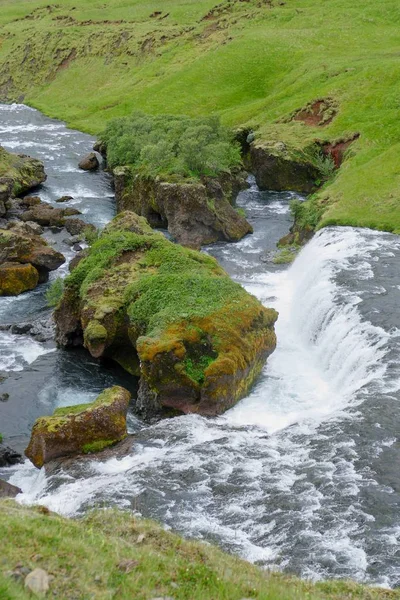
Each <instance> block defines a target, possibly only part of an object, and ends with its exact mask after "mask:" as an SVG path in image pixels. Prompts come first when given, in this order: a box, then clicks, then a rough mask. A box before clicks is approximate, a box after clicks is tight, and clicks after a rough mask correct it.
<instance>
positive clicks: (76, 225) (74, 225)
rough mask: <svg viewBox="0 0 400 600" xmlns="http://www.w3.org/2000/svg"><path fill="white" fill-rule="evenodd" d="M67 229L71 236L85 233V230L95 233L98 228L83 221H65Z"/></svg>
mask: <svg viewBox="0 0 400 600" xmlns="http://www.w3.org/2000/svg"><path fill="white" fill-rule="evenodd" d="M65 229H66V230H67V231H68V233H69V234H70V235H79V234H80V233H83V231H85V229H91V230H92V231H95V230H96V227H95V226H94V225H91V224H90V223H86V222H85V221H83V220H82V219H67V220H66V221H65Z"/></svg>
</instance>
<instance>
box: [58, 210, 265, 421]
mask: <svg viewBox="0 0 400 600" xmlns="http://www.w3.org/2000/svg"><path fill="white" fill-rule="evenodd" d="M141 227H143V228H142V229H141ZM132 229H133V230H134V231H133V232H132ZM101 240H102V241H103V242H104V244H105V246H106V245H107V242H108V246H107V248H108V250H107V263H106V267H107V268H106V269H103V268H98V267H99V266H100V265H104V262H102V261H104V255H103V253H102V249H101V248H100V247H99V245H93V246H92V247H91V248H90V249H89V250H88V253H87V255H88V257H89V259H88V260H87V261H85V262H84V263H83V264H78V266H77V267H75V268H74V270H73V271H72V274H71V276H70V277H69V278H68V279H67V280H66V284H65V288H64V294H63V297H62V300H61V302H60V304H59V305H58V307H57V309H56V311H55V313H54V314H55V321H56V326H57V330H56V331H57V334H56V339H57V342H58V343H59V344H60V345H62V346H66V347H68V346H74V345H76V344H77V343H79V340H82V334H83V343H84V346H85V347H86V348H87V350H89V352H90V353H91V355H92V356H93V357H96V358H100V357H107V358H110V359H112V360H114V361H115V362H117V363H119V364H120V365H121V366H122V367H123V368H124V369H125V370H126V371H128V372H129V373H131V374H132V375H134V376H139V377H140V388H139V395H138V401H137V408H138V409H139V410H140V411H141V412H142V413H143V414H145V416H147V417H151V416H155V415H159V414H160V413H161V412H162V411H164V410H168V411H170V412H171V413H173V414H175V413H176V412H180V413H191V412H192V413H200V414H204V415H216V414H221V413H223V412H224V411H225V410H227V409H228V408H230V407H231V406H233V405H234V404H235V403H236V402H237V401H238V400H239V399H240V398H242V397H243V396H244V395H245V394H246V393H247V391H248V390H249V388H250V386H251V385H252V383H253V382H254V380H255V379H256V377H257V376H258V374H259V372H260V370H261V368H262V366H263V364H264V363H265V361H266V359H267V357H268V356H269V354H271V352H272V351H273V350H274V348H275V343H276V339H275V333H274V322H275V320H276V316H277V315H276V313H275V311H273V310H270V309H267V308H264V307H263V306H262V304H261V303H260V302H259V301H258V300H257V299H256V298H254V297H253V296H251V295H250V294H248V293H247V292H246V291H245V290H244V289H243V288H241V287H240V286H238V285H237V284H235V283H233V282H232V281H231V280H230V278H229V277H228V276H227V274H226V273H225V271H223V269H222V268H221V267H220V266H219V265H218V263H217V262H216V261H215V260H214V259H213V258H211V257H210V256H206V255H204V254H201V253H199V252H196V251H193V250H188V249H186V248H183V247H182V246H180V245H177V244H174V243H172V242H170V241H168V240H167V239H166V238H165V237H164V236H163V235H162V234H160V233H156V232H154V231H152V230H151V229H150V228H149V226H148V224H146V223H145V222H143V220H142V219H140V217H138V216H137V215H128V214H124V213H123V214H120V215H118V216H117V217H116V218H115V219H114V220H113V222H112V223H111V224H110V225H109V226H107V228H106V229H105V230H104V232H103V233H102V235H101ZM92 276H93V277H92ZM85 278H86V280H88V279H90V280H91V283H90V285H89V286H84V287H81V286H82V281H83V280H84V279H85ZM81 343H82V342H81Z"/></svg>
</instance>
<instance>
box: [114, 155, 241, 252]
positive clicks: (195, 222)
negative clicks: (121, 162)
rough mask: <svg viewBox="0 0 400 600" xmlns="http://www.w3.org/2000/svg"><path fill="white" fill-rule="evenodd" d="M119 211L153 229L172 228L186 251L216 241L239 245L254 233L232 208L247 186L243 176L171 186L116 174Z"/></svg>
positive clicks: (119, 171) (121, 172)
mask: <svg viewBox="0 0 400 600" xmlns="http://www.w3.org/2000/svg"><path fill="white" fill-rule="evenodd" d="M114 183H115V193H116V202H117V209H118V211H119V212H122V211H133V212H135V213H137V214H138V215H140V216H142V217H145V218H146V219H147V221H148V222H149V224H150V226H151V227H154V228H160V227H161V228H168V231H169V233H170V234H171V235H172V237H173V238H174V239H175V240H176V241H177V242H179V243H180V244H182V245H184V246H188V247H190V248H195V249H200V247H201V246H202V245H204V244H211V243H213V242H217V241H218V240H225V241H231V242H236V241H238V240H240V239H242V238H243V237H244V236H245V235H246V234H248V233H252V231H253V229H252V227H251V225H250V224H249V223H248V222H247V221H246V219H245V218H244V217H243V216H242V215H240V214H239V213H238V212H237V211H236V210H235V208H234V206H233V205H232V204H233V202H234V199H235V198H236V196H237V194H238V192H239V191H240V189H245V188H246V186H247V184H246V181H245V178H244V175H243V172H238V173H236V174H233V175H230V174H223V175H221V176H220V177H219V178H218V179H216V178H210V177H204V178H203V180H202V182H199V183H170V182H166V181H162V180H160V179H159V178H149V177H143V176H141V175H135V174H133V172H132V171H131V169H130V168H129V167H119V168H117V169H115V170H114Z"/></svg>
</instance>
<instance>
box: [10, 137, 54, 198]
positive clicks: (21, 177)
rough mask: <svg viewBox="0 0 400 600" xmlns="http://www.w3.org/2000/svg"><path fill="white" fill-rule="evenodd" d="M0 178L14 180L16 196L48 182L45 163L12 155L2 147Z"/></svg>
mask: <svg viewBox="0 0 400 600" xmlns="http://www.w3.org/2000/svg"><path fill="white" fill-rule="evenodd" d="M0 177H1V178H4V177H6V178H8V179H12V181H13V184H12V193H13V195H14V196H20V195H22V194H25V193H26V192H28V191H29V190H31V189H32V188H35V187H37V186H39V185H40V184H41V183H43V182H44V181H46V179H47V177H46V174H45V172H44V166H43V163H42V162H41V161H40V160H37V159H36V158H31V157H30V156H26V155H25V154H12V153H10V152H7V151H6V150H4V148H2V147H1V146H0Z"/></svg>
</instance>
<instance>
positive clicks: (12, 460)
mask: <svg viewBox="0 0 400 600" xmlns="http://www.w3.org/2000/svg"><path fill="white" fill-rule="evenodd" d="M22 462H23V458H22V456H21V455H20V454H18V452H16V451H15V450H13V449H12V448H9V447H8V446H6V445H5V444H1V443H0V467H11V466H12V465H17V464H19V463H22Z"/></svg>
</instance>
